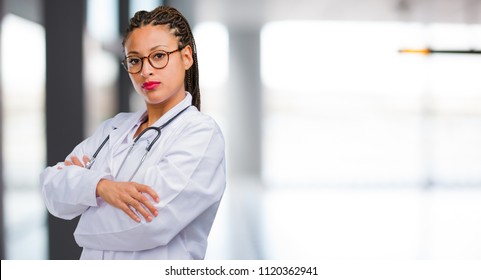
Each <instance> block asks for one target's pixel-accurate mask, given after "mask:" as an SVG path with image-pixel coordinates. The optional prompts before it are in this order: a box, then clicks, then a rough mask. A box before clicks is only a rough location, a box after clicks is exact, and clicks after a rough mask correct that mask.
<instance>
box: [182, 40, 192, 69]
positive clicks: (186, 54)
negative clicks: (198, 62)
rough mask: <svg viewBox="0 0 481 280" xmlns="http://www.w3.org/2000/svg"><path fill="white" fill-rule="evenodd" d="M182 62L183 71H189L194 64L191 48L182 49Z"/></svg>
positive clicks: (188, 46)
mask: <svg viewBox="0 0 481 280" xmlns="http://www.w3.org/2000/svg"><path fill="white" fill-rule="evenodd" d="M181 53H182V61H183V62H184V68H185V70H186V71H187V70H189V68H190V67H191V66H192V64H194V58H193V56H192V47H191V46H190V45H187V46H185V48H183V49H182V52H181Z"/></svg>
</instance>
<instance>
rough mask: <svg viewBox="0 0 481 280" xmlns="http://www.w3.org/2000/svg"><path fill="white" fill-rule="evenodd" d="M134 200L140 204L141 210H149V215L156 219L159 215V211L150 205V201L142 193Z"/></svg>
mask: <svg viewBox="0 0 481 280" xmlns="http://www.w3.org/2000/svg"><path fill="white" fill-rule="evenodd" d="M135 199H137V201H138V202H139V203H140V204H141V206H143V207H142V208H144V207H145V208H147V210H149V211H150V213H152V215H154V216H155V217H157V215H158V214H159V211H158V210H157V208H156V207H155V206H154V205H152V203H151V202H150V200H149V199H148V198H147V197H146V196H145V195H144V194H143V193H138V195H137V197H136V198H135ZM145 208H144V209H145Z"/></svg>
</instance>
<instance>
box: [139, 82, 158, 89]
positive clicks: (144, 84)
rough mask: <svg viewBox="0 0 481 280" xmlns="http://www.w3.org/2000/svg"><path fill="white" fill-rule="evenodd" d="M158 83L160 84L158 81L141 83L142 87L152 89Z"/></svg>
mask: <svg viewBox="0 0 481 280" xmlns="http://www.w3.org/2000/svg"><path fill="white" fill-rule="evenodd" d="M158 85H160V82H145V83H143V84H142V88H143V89H146V90H153V89H154V88H156V87H157V86H158Z"/></svg>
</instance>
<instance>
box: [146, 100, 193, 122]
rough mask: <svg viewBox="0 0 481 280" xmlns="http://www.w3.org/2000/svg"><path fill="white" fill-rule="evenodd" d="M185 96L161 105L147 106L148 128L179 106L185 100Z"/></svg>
mask: <svg viewBox="0 0 481 280" xmlns="http://www.w3.org/2000/svg"><path fill="white" fill-rule="evenodd" d="M184 98H185V96H179V97H177V98H175V99H174V100H172V99H171V100H169V101H168V102H165V103H164V102H163V103H159V104H149V103H147V104H146V107H147V121H146V123H147V127H150V126H152V125H153V124H154V123H155V122H156V121H157V120H159V119H160V118H161V117H162V116H163V115H164V114H165V113H167V112H168V111H169V110H170V109H172V108H174V107H175V106H176V105H177V104H179V103H180V102H182V100H184Z"/></svg>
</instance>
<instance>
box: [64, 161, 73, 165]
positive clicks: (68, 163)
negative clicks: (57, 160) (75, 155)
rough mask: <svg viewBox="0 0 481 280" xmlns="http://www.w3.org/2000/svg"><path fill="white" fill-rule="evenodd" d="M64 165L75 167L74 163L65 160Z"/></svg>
mask: <svg viewBox="0 0 481 280" xmlns="http://www.w3.org/2000/svg"><path fill="white" fill-rule="evenodd" d="M63 163H64V164H65V165H66V166H70V165H73V163H72V162H71V161H70V160H65V161H64V162H63Z"/></svg>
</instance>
